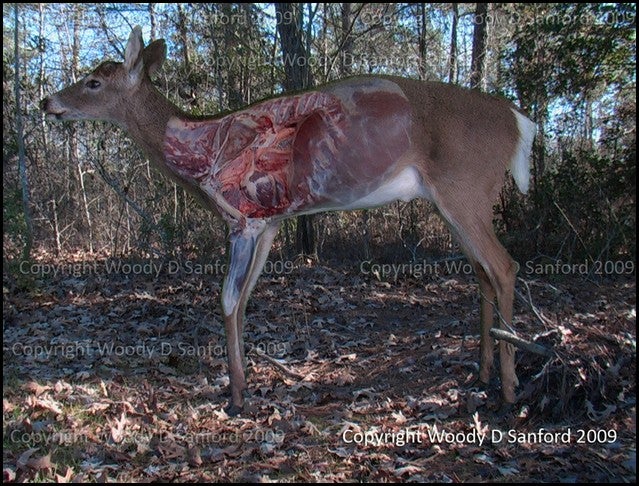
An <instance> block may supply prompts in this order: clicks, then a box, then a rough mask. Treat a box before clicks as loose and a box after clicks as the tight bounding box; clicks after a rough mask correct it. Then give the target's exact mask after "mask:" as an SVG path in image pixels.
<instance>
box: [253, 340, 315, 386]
mask: <svg viewBox="0 0 639 486" xmlns="http://www.w3.org/2000/svg"><path fill="white" fill-rule="evenodd" d="M251 352H253V353H255V354H256V355H258V356H259V357H260V358H264V359H265V360H266V361H268V362H269V363H271V364H272V365H273V366H275V367H276V368H277V369H278V370H280V371H282V372H283V373H285V374H286V375H288V376H290V377H291V378H295V379H296V380H300V381H302V380H304V378H305V377H304V376H302V375H300V374H299V373H295V372H294V371H291V370H289V369H288V368H287V367H286V366H284V365H283V364H282V363H280V362H279V361H277V360H276V359H273V358H271V357H270V356H268V355H266V354H264V353H263V352H262V351H260V350H259V349H256V348H253V349H252V350H251Z"/></svg>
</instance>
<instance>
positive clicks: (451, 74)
mask: <svg viewBox="0 0 639 486" xmlns="http://www.w3.org/2000/svg"><path fill="white" fill-rule="evenodd" d="M452 5H453V22H452V25H451V27H450V56H449V58H448V82H449V83H456V82H457V21H458V19H459V7H458V5H457V4H456V3H453V4H452Z"/></svg>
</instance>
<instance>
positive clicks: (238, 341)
mask: <svg viewBox="0 0 639 486" xmlns="http://www.w3.org/2000/svg"><path fill="white" fill-rule="evenodd" d="M278 229H279V224H278V223H273V222H265V221H262V220H249V221H247V222H246V225H245V227H244V228H242V229H239V228H233V227H232V228H231V231H230V238H229V265H228V272H227V274H226V278H225V279H224V287H223V289H222V310H223V311H224V329H225V332H226V347H227V354H228V363H229V378H230V385H231V402H230V403H229V406H228V407H227V409H226V411H227V413H228V414H229V415H237V414H238V413H239V412H240V411H241V409H242V406H243V404H244V397H243V392H244V390H245V389H246V374H245V365H246V362H245V357H244V339H243V336H242V333H243V330H244V310H245V309H246V303H247V301H248V298H249V296H250V294H251V292H252V290H253V288H254V287H255V284H256V283H257V279H258V278H259V276H260V274H261V273H262V269H263V268H264V263H265V262H266V259H267V257H268V254H269V250H270V249H271V245H272V243H273V239H274V238H275V235H276V234H277V230H278Z"/></svg>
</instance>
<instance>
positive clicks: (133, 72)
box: [124, 25, 144, 80]
mask: <svg viewBox="0 0 639 486" xmlns="http://www.w3.org/2000/svg"><path fill="white" fill-rule="evenodd" d="M143 47H144V41H143V40H142V29H141V28H140V26H139V25H138V26H136V27H134V28H133V30H132V31H131V35H130V36H129V42H128V43H127V45H126V50H125V51H124V69H126V71H127V72H128V73H129V76H130V77H131V78H132V79H134V80H135V79H139V78H140V74H142V68H143V67H144V63H143V62H142V61H143V59H142V49H143Z"/></svg>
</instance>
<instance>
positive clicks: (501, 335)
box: [489, 328, 555, 358]
mask: <svg viewBox="0 0 639 486" xmlns="http://www.w3.org/2000/svg"><path fill="white" fill-rule="evenodd" d="M489 333H490V335H491V336H492V337H494V338H495V339H500V340H502V341H507V342H509V343H510V344H512V345H514V346H517V347H518V348H521V349H523V350H525V351H529V352H531V353H535V354H541V355H542V356H547V357H549V358H552V357H553V356H555V352H554V351H553V350H552V349H548V348H545V347H544V346H541V345H539V344H535V343H531V342H529V341H526V340H525V339H522V338H520V337H518V336H515V335H514V334H512V333H510V332H508V331H504V330H502V329H495V328H492V329H491V330H490V331H489Z"/></svg>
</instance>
